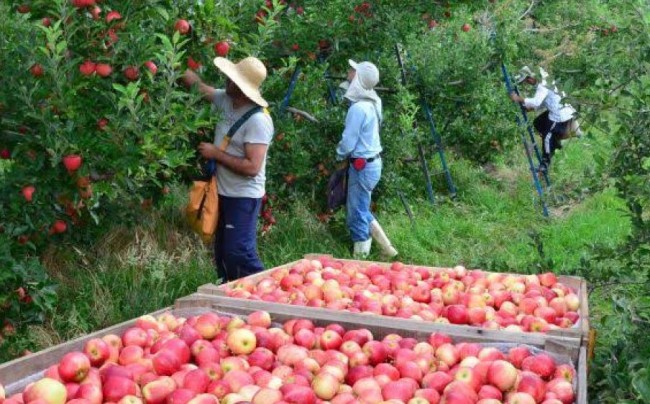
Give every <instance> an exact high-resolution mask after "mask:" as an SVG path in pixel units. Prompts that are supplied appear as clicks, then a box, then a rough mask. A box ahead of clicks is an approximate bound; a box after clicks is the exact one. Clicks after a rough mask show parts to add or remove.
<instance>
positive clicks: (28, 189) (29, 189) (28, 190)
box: [22, 185, 36, 202]
mask: <svg viewBox="0 0 650 404" xmlns="http://www.w3.org/2000/svg"><path fill="white" fill-rule="evenodd" d="M34 191H36V188H35V187H34V186H33V185H27V186H24V187H23V189H22V193H23V197H24V198H25V200H26V201H27V202H31V201H32V197H33V195H34Z"/></svg>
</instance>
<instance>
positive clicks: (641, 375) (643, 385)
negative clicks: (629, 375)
mask: <svg viewBox="0 0 650 404" xmlns="http://www.w3.org/2000/svg"><path fill="white" fill-rule="evenodd" d="M632 387H634V390H636V392H637V393H639V395H640V396H641V400H642V401H643V402H644V403H650V372H648V369H647V368H645V369H642V370H640V371H638V372H637V373H636V374H635V375H634V378H633V379H632Z"/></svg>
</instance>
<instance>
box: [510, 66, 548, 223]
mask: <svg viewBox="0 0 650 404" xmlns="http://www.w3.org/2000/svg"><path fill="white" fill-rule="evenodd" d="M501 72H502V73H503V82H504V83H505V86H506V91H507V94H508V95H510V94H511V93H512V92H514V93H516V94H517V95H519V90H518V89H517V87H516V86H513V84H512V80H511V79H510V75H509V74H508V69H507V68H506V65H505V63H501ZM515 118H516V119H515V121H516V122H517V126H519V127H520V128H521V129H524V128H525V129H526V131H527V132H528V136H529V138H530V143H529V142H528V140H527V139H526V132H525V131H524V130H521V131H520V132H521V141H522V143H523V145H524V150H525V151H526V158H527V160H528V168H529V170H530V174H531V176H532V177H533V183H534V185H535V190H536V191H537V195H539V199H540V203H541V205H542V213H543V214H544V217H548V215H549V214H548V207H547V206H546V198H545V196H544V188H543V187H542V184H541V183H540V181H539V177H538V176H537V172H536V170H535V163H534V162H533V156H532V155H531V152H530V149H531V148H530V145H532V148H533V150H534V151H535V155H536V157H537V162H538V164H541V162H542V155H541V153H540V151H539V148H538V147H537V142H536V141H535V133H534V132H533V128H532V127H531V124H530V121H529V120H528V113H527V112H526V108H525V107H524V106H523V105H522V104H519V114H517V115H516V117H515ZM544 180H545V183H546V187H547V190H550V188H551V180H550V179H549V177H548V172H545V173H544Z"/></svg>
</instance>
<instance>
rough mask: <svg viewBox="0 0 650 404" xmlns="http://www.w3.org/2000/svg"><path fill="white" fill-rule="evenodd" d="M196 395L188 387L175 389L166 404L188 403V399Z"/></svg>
mask: <svg viewBox="0 0 650 404" xmlns="http://www.w3.org/2000/svg"><path fill="white" fill-rule="evenodd" d="M194 397H196V393H195V392H193V391H192V390H188V389H178V390H174V392H173V393H171V394H170V395H169V396H167V399H166V400H165V404H187V402H188V401H190V400H191V399H193V398H194Z"/></svg>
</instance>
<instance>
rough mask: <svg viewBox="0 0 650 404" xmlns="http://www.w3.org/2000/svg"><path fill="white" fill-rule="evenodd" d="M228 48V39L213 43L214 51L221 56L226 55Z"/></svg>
mask: <svg viewBox="0 0 650 404" xmlns="http://www.w3.org/2000/svg"><path fill="white" fill-rule="evenodd" d="M229 50H230V44H229V43H228V41H219V42H217V43H216V44H215V45H214V51H215V52H216V53H217V55H219V56H221V57H226V56H227V55H228V51H229Z"/></svg>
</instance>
